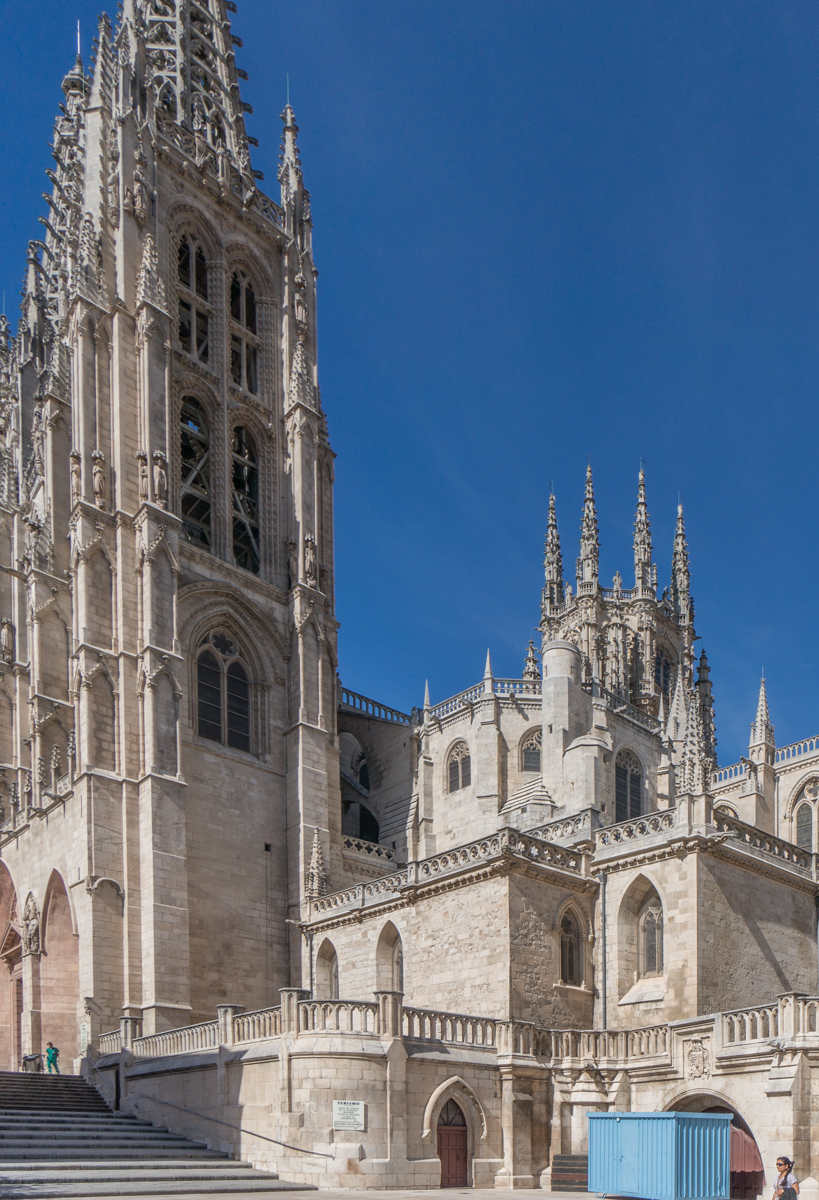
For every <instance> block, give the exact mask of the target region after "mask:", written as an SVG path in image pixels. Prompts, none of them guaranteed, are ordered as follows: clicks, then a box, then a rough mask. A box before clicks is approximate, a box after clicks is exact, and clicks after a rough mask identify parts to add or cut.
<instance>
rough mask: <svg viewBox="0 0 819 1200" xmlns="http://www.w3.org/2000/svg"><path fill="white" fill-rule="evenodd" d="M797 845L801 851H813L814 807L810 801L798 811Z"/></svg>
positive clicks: (804, 802) (801, 805) (800, 806)
mask: <svg viewBox="0 0 819 1200" xmlns="http://www.w3.org/2000/svg"><path fill="white" fill-rule="evenodd" d="M796 844H797V846H798V847H799V849H800V850H813V806H812V805H811V804H810V803H809V802H808V801H803V803H802V804H800V805H799V808H798V809H797V810H796Z"/></svg>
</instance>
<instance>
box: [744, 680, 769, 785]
mask: <svg viewBox="0 0 819 1200" xmlns="http://www.w3.org/2000/svg"><path fill="white" fill-rule="evenodd" d="M775 751H776V739H775V738H774V727H773V725H772V724H771V719H770V716H769V715H768V696H767V693H766V691H765V677H764V675H763V677H762V679H761V681H760V684H759V699H758V701H757V705H756V717H755V718H754V720H753V723H752V724H751V738H750V742H749V745H748V757H749V758H750V760H751V762H756V763H770V765H771V766H773V762H774V753H775Z"/></svg>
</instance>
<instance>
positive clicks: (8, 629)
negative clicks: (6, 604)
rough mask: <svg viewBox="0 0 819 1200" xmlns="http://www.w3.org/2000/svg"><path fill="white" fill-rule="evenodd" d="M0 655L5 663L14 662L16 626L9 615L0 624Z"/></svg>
mask: <svg viewBox="0 0 819 1200" xmlns="http://www.w3.org/2000/svg"><path fill="white" fill-rule="evenodd" d="M0 655H2V658H3V662H4V663H13V662H14V626H13V625H12V623H11V621H10V619H9V618H8V617H4V618H3V623H2V625H0Z"/></svg>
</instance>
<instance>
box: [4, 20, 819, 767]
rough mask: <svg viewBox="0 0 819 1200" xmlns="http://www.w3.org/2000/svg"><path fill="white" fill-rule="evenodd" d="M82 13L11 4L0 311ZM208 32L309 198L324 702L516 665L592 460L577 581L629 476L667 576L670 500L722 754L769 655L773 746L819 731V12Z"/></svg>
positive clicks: (607, 571)
mask: <svg viewBox="0 0 819 1200" xmlns="http://www.w3.org/2000/svg"><path fill="white" fill-rule="evenodd" d="M97 11H98V9H97V3H96V2H95V3H94V4H89V3H87V2H85V0H81V2H78V3H76V4H73V5H71V6H68V5H65V4H64V3H63V4H58V5H50V6H48V9H47V12H48V21H47V23H44V20H43V8H42V5H41V4H40V3H35V0H18V2H17V3H16V4H15V5H13V6H12V5H5V6H4V46H5V51H6V61H5V64H4V66H5V70H4V72H3V73H2V77H0V96H2V111H3V113H4V121H3V125H2V129H0V150H2V154H3V159H4V161H5V163H6V170H5V171H4V172H3V173H2V175H0V238H2V243H1V245H2V258H1V259H0V262H2V281H0V286H2V288H3V289H5V291H6V293H7V297H8V300H7V308H8V310H9V312H11V311H12V309H13V308H14V306H15V304H16V297H17V293H18V291H19V287H20V280H21V278H22V274H23V267H24V252H25V244H26V241H27V240H28V239H29V238H30V237H36V236H37V230H38V228H39V226H38V225H37V223H36V216H37V214H38V213H39V212H42V211H44V208H43V205H42V202H41V200H40V193H41V192H42V191H44V190H45V189H46V180H45V178H44V176H43V171H44V170H45V168H46V167H47V166H48V165H49V164H50V159H49V152H48V149H47V142H48V140H49V138H50V131H51V123H52V120H53V117H54V113H55V110H56V106H57V104H58V102H59V100H60V99H61V94H60V92H59V83H60V80H61V78H62V76H63V74H64V73H65V71H66V70H67V68H68V66H69V65H70V63H71V60H72V54H73V47H74V39H75V28H76V19H77V17H79V18H80V19H81V21H82V29H83V51H84V55H85V57H86V59H87V58H88V50H89V45H90V40H91V37H92V35H93V32H94V30H95V27H96V13H97ZM112 15H113V14H112ZM233 22H234V31H235V32H236V33H237V34H238V35H239V36H240V37H242V38H243V39H244V48H243V49H241V50H239V51H237V55H238V62H239V65H240V66H242V67H244V68H245V69H246V70H247V71H248V72H249V75H250V81H249V83H246V84H244V86H243V95H244V98H245V99H247V100H250V101H251V103H252V104H253V106H254V109H255V112H254V115H253V116H252V117H250V118H249V121H248V124H249V128H250V131H251V133H253V134H254V135H255V136H257V137H258V138H259V141H260V142H261V147H260V149H259V150H258V151H256V153H255V165H256V166H257V167H260V168H261V169H262V170H264V171H265V173H266V177H267V180H266V183H265V184H264V185H262V186H264V187H266V188H267V189H268V190H269V191H270V192H271V194H275V186H274V181H275V172H276V160H277V153H278V137H279V129H280V123H279V120H278V114H279V112H280V111H281V108H282V106H283V100H284V94H285V77H286V74H287V73H288V72H289V74H290V91H291V100H292V102H293V106H294V108H295V110H296V115H297V119H298V122H299V124H300V126H301V138H300V142H301V147H302V157H303V161H304V167H305V176H306V181H307V185H308V187H309V188H310V190H311V192H312V196H313V211H314V216H315V222H316V229H315V248H316V257H317V261H318V265H319V268H320V277H319V289H320V372H321V382H322V394H323V398H324V403H325V407H326V409H327V411H328V414H329V420H330V430H331V437H332V440H333V445H334V448H335V450H336V452H337V454H338V461H337V464H336V465H337V487H336V531H337V557H338V572H337V577H338V612H339V618H340V620H341V623H342V625H341V631H340V653H341V674H342V679H343V680H344V682H345V683H346V684H347V685H348V686H349V687H352V688H354V689H356V690H359V691H362V692H364V693H366V694H368V695H371V696H374V697H375V698H377V699H379V700H381V701H383V702H385V703H388V704H392V705H394V706H396V707H399V708H404V709H409V708H410V707H411V706H412V705H413V704H415V703H419V702H420V700H421V698H422V696H423V686H424V679H425V678H426V677H429V680H430V690H431V694H432V698H433V701H436V700H440V699H443V698H444V697H445V696H447V695H450V694H452V693H454V692H456V691H458V690H460V689H461V688H463V687H466V686H468V685H469V684H471V683H473V682H474V681H476V680H477V679H478V678H479V677H480V675H481V673H482V669H483V661H484V656H485V653H486V647H487V646H489V647H490V648H491V650H492V656H493V663H494V666H495V670H496V673H497V674H498V675H518V674H519V673H520V670H521V667H522V663H523V657H524V651H525V647H526V643H527V641H528V639H529V638H530V637H532V636H534V627H535V625H536V623H537V619H538V610H539V594H540V587H541V582H542V548H543V534H544V530H545V522H546V509H547V500H548V492H549V486H550V483H553V486H554V490H555V493H556V496H557V506H558V518H559V522H560V532H561V538H562V542H563V553H564V561H565V562H566V564H567V570H568V571H569V572H570V571H571V570H572V569H573V562H574V557H575V555H576V547H577V536H578V530H579V522H580V511H581V503H582V494H583V475H584V471H585V466H586V462H587V458H588V455H589V454H590V455H591V461H592V464H593V468H594V473H595V484H596V491H597V499H598V511H599V518H600V534H601V543H602V552H601V573H602V576H603V578H604V581H605V582H608V581H609V580H610V579H611V577H612V575H613V574H614V572H615V570H617V569H619V570H620V571H621V572H622V574H623V576H624V579H625V580H626V581H628V580H629V579H630V578H631V577H632V556H631V532H632V522H633V519H634V505H635V498H636V485H637V471H638V468H639V460H640V457H641V456H642V457H644V458H645V460H646V474H647V483H648V494H649V506H650V510H651V516H652V522H653V531H654V539H655V555H656V559H657V561H658V564H659V573H660V578H661V580H665V579H666V578H667V576H668V573H669V568H670V557H671V543H672V537H673V525H674V516H675V505H676V501H677V494H678V492H682V493H683V494H684V498H685V510H686V523H687V527H688V534H689V543H690V550H691V562H692V571H693V593H694V599H695V604H696V615H697V629H698V631H699V633H700V635H701V636H702V639H703V644H704V646H705V647H706V649H707V651H708V655H709V658H710V660H711V663H712V668H713V670H712V675H713V680H714V695H715V700H716V706H717V732H718V740H719V753H720V761H721V762H723V763H726V762H731V761H735V760H736V759H737V757H738V755H739V754H740V753H743V752H744V750H745V747H746V746H747V735H748V728H749V724H750V721H751V718H752V716H753V712H754V709H755V704H756V693H757V689H758V683H759V676H760V673H761V671H762V669H763V667H764V669H765V673H766V676H767V680H768V693H769V698H770V702H771V710H772V718H773V720H774V723H775V725H776V730H777V741H778V743H779V744H783V743H786V742H787V741H790V740H793V739H795V738H798V737H802V736H810V735H816V734H819V694H818V692H817V674H818V673H819V647H818V646H817V637H816V624H817V585H819V578H817V575H818V574H819V572H818V571H817V563H818V562H819V554H817V550H818V549H819V530H818V529H817V488H818V487H819V483H818V482H817V474H819V471H818V470H817V439H816V406H817V393H818V392H819V345H818V343H817V327H818V326H819V287H818V286H817V258H819V232H817V230H818V228H819V222H818V221H817V217H818V216H819V203H818V202H817V201H818V191H819V73H818V72H817V69H816V63H817V61H819V8H817V6H816V5H815V4H811V3H801V2H789V0H778V2H777V3H776V4H770V3H769V2H766V3H744V2H742V0H730V2H718V0H707V2H706V0H703V2H699V3H689V2H686V0H676V2H675V3H674V4H668V3H667V2H666V0H661V2H657V3H650V2H644V3H638V2H636V0H616V2H614V0H612V2H610V3H587V2H584V0H560V2H553V0H537V2H519V3H514V2H497V0H496V2H495V3H488V2H485V0H448V2H447V3H446V4H441V3H440V0H404V2H402V3H400V4H397V3H389V4H384V3H383V0H361V2H353V0H350V2H347V0H303V3H301V4H300V5H298V6H293V5H292V4H285V3H283V2H282V0H239V12H238V14H237V15H236V16H235V17H234V18H233ZM35 35H36V36H35Z"/></svg>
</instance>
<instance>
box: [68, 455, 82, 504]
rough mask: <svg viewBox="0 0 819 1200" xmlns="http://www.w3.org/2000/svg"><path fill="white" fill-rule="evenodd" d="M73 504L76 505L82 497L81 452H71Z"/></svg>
mask: <svg viewBox="0 0 819 1200" xmlns="http://www.w3.org/2000/svg"><path fill="white" fill-rule="evenodd" d="M70 457H71V503H72V504H76V503H77V501H78V500H79V498H80V496H81V495H82V473H81V471H80V452H79V450H72V451H71V456H70Z"/></svg>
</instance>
